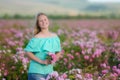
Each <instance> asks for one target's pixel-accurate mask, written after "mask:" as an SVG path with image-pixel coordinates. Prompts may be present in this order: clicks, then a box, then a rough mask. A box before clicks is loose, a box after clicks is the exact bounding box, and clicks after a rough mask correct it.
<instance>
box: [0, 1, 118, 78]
mask: <svg viewBox="0 0 120 80" xmlns="http://www.w3.org/2000/svg"><path fill="white" fill-rule="evenodd" d="M39 12H43V13H45V14H47V16H48V18H49V21H50V26H49V29H50V30H51V31H52V32H55V33H57V34H58V36H59V38H60V40H61V46H62V52H63V54H64V57H63V58H62V59H61V60H60V61H58V62H57V63H56V64H55V67H54V69H55V70H56V71H57V72H58V75H59V76H58V77H61V76H62V75H61V74H66V76H65V75H64V77H63V76H62V78H64V79H66V78H67V79H70V80H119V79H120V0H0V79H1V80H27V70H28V65H29V61H30V60H29V59H28V58H27V57H26V56H24V53H25V52H24V51H23V49H24V48H25V46H26V45H27V43H28V42H29V40H30V39H31V38H32V37H33V29H34V26H35V17H36V15H37V13H39ZM69 71H70V72H69ZM54 80H55V79H54ZM56 80H57V79H56ZM61 80H62V79H61Z"/></svg>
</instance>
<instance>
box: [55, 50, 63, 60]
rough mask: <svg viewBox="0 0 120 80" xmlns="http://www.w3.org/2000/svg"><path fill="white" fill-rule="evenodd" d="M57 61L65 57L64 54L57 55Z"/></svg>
mask: <svg viewBox="0 0 120 80" xmlns="http://www.w3.org/2000/svg"><path fill="white" fill-rule="evenodd" d="M56 57H57V61H58V60H59V59H60V58H62V57H63V54H62V53H61V52H58V53H56Z"/></svg>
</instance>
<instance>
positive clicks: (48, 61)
mask: <svg viewBox="0 0 120 80" xmlns="http://www.w3.org/2000/svg"><path fill="white" fill-rule="evenodd" d="M42 64H46V65H48V64H51V61H50V60H44V61H42Z"/></svg>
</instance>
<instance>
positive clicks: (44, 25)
mask: <svg viewBox="0 0 120 80" xmlns="http://www.w3.org/2000/svg"><path fill="white" fill-rule="evenodd" d="M38 24H39V26H40V27H41V28H48V26H49V20H48V18H47V17H46V16H45V15H40V16H39V17H38Z"/></svg>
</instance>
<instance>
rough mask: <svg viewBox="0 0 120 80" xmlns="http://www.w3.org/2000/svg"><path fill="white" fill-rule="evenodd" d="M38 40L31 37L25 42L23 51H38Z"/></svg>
mask: <svg viewBox="0 0 120 80" xmlns="http://www.w3.org/2000/svg"><path fill="white" fill-rule="evenodd" d="M39 43H40V41H39V42H38V40H36V39H34V38H31V39H30V40H29V42H28V44H27V46H26V47H25V48H24V51H25V52H40V51H41V50H40V46H41V45H40V44H39Z"/></svg>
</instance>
